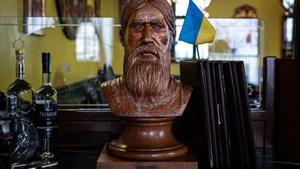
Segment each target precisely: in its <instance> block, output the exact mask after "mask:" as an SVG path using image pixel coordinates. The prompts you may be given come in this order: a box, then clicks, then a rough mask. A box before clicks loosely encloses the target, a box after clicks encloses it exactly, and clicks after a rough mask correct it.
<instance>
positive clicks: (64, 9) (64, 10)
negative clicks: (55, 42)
mask: <svg viewBox="0 0 300 169" xmlns="http://www.w3.org/2000/svg"><path fill="white" fill-rule="evenodd" d="M93 5H94V6H93V8H94V16H95V17H99V15H100V0H94V4H93ZM56 8H57V13H58V16H59V20H60V23H61V24H64V25H66V26H64V27H63V32H64V34H65V36H66V37H67V38H68V39H70V40H75V39H76V32H77V28H78V26H76V25H74V24H79V23H80V22H81V21H82V20H84V19H85V18H86V17H90V16H89V14H88V13H87V12H88V4H87V0H56ZM68 24H70V25H69V26H68Z"/></svg>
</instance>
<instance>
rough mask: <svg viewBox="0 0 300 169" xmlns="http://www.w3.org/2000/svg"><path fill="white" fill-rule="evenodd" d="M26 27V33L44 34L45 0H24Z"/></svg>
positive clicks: (24, 30)
mask: <svg viewBox="0 0 300 169" xmlns="http://www.w3.org/2000/svg"><path fill="white" fill-rule="evenodd" d="M23 6H24V8H23V13H24V14H23V16H24V18H23V19H24V27H23V32H24V33H26V34H34V35H44V31H43V25H42V24H43V22H44V21H43V20H44V19H43V17H45V0H23Z"/></svg>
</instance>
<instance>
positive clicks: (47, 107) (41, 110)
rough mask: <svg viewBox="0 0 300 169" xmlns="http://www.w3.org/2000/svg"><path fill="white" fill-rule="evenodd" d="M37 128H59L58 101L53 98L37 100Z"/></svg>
mask: <svg viewBox="0 0 300 169" xmlns="http://www.w3.org/2000/svg"><path fill="white" fill-rule="evenodd" d="M35 103H36V111H37V119H36V121H37V128H38V129H43V128H57V103H56V102H55V101H53V100H36V102H35Z"/></svg>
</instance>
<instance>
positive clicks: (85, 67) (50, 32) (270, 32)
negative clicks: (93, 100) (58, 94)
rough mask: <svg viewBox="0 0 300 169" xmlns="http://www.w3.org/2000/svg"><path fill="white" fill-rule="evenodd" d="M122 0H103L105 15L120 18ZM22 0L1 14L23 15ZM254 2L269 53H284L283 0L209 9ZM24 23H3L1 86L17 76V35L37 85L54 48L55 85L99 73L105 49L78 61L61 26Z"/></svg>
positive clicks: (175, 69) (236, 0)
mask: <svg viewBox="0 0 300 169" xmlns="http://www.w3.org/2000/svg"><path fill="white" fill-rule="evenodd" d="M45 1H46V16H57V12H56V7H55V1H54V0H45ZM118 1H119V0H101V10H100V11H101V14H100V16H102V17H113V18H114V19H115V22H117V21H118V10H119V8H118ZM21 2H22V0H1V6H0V16H21V15H22V4H21ZM246 3H247V4H250V5H252V6H254V7H255V8H256V9H257V11H258V16H259V18H260V19H263V20H265V22H266V25H267V27H266V35H267V53H266V55H275V56H280V55H281V39H282V38H281V36H282V33H281V32H282V18H283V12H284V11H283V8H282V6H281V1H279V0H277V1H274V0H264V1H262V0H251V1H249V0H212V2H211V5H210V7H209V8H208V12H209V13H210V17H217V18H230V17H232V15H233V11H234V9H235V8H236V7H238V6H240V5H242V4H246ZM18 30H20V26H17V25H14V26H12V25H10V26H3V25H1V26H0V37H1V40H0V79H1V81H0V90H1V91H6V89H7V86H8V85H9V84H10V83H11V82H12V81H13V80H14V78H15V66H14V65H15V58H14V51H13V49H12V48H11V42H13V41H14V39H15V38H19V37H21V38H23V39H24V40H25V43H26V48H25V55H26V79H27V80H28V81H29V82H30V83H31V84H32V85H33V87H34V88H35V89H37V88H38V87H39V86H40V83H41V75H40V74H41V73H40V72H41V61H40V53H41V52H42V51H50V52H51V53H52V54H53V62H52V63H53V66H52V72H53V73H52V79H53V83H54V85H55V86H62V85H64V84H65V83H72V82H76V81H80V80H82V79H85V78H87V76H86V75H89V76H95V75H96V70H97V69H98V68H99V67H102V65H103V62H104V57H103V56H102V55H103V52H101V61H100V63H95V62H89V63H82V62H81V63H78V62H77V61H76V59H75V43H74V41H70V40H68V39H66V38H65V36H64V34H63V32H62V30H61V29H60V28H55V29H47V30H46V31H45V34H46V35H45V36H34V35H24V34H23V33H20V32H18ZM114 42H115V43H114V45H113V49H114V51H113V57H114V58H113V63H112V64H113V68H114V70H115V72H116V73H118V74H121V73H122V62H123V49H122V46H121V44H120V43H119V37H118V29H114ZM64 64H65V65H71V67H70V68H71V71H70V72H66V73H63V72H62V71H61V70H62V65H64ZM172 74H179V66H178V64H173V65H172Z"/></svg>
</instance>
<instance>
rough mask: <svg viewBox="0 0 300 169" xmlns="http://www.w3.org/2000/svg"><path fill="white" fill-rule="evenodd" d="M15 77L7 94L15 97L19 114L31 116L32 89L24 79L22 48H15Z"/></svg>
mask: <svg viewBox="0 0 300 169" xmlns="http://www.w3.org/2000/svg"><path fill="white" fill-rule="evenodd" d="M15 53H16V77H17V79H16V80H15V81H14V82H13V83H12V84H11V85H10V86H9V87H8V90H7V96H8V97H10V96H12V97H17V101H18V102H17V110H18V113H19V115H20V116H22V117H29V118H31V112H32V111H33V106H32V101H33V99H34V91H33V89H32V87H31V84H30V83H28V82H27V81H26V80H25V63H24V53H23V50H22V49H16V51H15Z"/></svg>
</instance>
